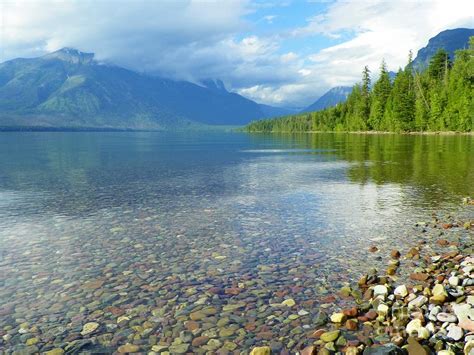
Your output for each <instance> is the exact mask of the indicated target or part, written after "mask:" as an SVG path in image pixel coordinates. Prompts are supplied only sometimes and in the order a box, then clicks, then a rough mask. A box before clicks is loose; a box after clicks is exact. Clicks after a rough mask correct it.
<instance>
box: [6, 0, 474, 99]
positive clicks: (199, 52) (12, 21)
mask: <svg viewBox="0 0 474 355" xmlns="http://www.w3.org/2000/svg"><path fill="white" fill-rule="evenodd" d="M283 5H284V7H283ZM473 6H474V5H473V2H472V1H469V0H453V1H450V2H446V1H442V0H436V1H430V2H429V3H428V2H426V1H421V0H420V1H378V0H374V1H334V2H324V3H312V2H307V3H302V2H296V1H294V2H293V3H291V2H289V3H284V4H283V3H280V2H270V1H265V0H258V1H257V0H254V1H251V0H245V1H236V0H224V1H191V0H186V1H184V0H183V1H181V0H177V1H140V0H138V1H125V0H120V1H113V2H112V1H106V0H100V1H92V0H70V1H64V0H43V1H27V0H19V1H8V0H7V1H3V2H2V3H1V4H0V12H1V13H2V16H0V21H2V23H1V29H0V31H1V33H0V38H1V42H2V46H1V48H0V60H1V61H4V60H7V59H12V58H15V57H33V56H38V55H42V54H44V53H46V52H50V51H53V50H56V49H59V48H62V47H74V48H79V49H81V50H83V51H88V52H89V51H90V52H95V53H96V55H97V59H98V60H102V61H106V62H111V63H116V64H117V65H121V66H125V67H127V68H131V69H134V70H138V71H146V72H152V73H156V74H158V75H160V76H165V77H169V78H174V79H182V80H190V81H194V82H199V81H200V80H202V79H205V78H216V79H217V78H218V79H222V80H223V81H224V82H225V84H226V86H227V87H228V88H229V89H231V90H234V91H237V92H239V93H241V94H244V95H247V96H249V97H250V98H252V99H255V100H257V101H261V102H264V103H271V104H280V105H305V104H307V103H309V102H311V101H314V99H315V98H316V97H317V96H318V95H320V94H322V93H323V92H325V91H326V90H327V89H328V88H329V87H332V86H336V85H350V84H352V83H353V82H354V81H356V80H358V79H359V76H360V75H359V73H360V71H361V68H362V66H363V65H365V64H368V65H369V66H370V67H371V69H372V70H374V71H375V70H376V67H377V66H378V63H379V62H380V59H381V58H382V57H385V59H386V61H387V63H388V65H389V67H390V68H396V67H398V66H400V65H403V63H404V62H405V61H406V56H407V53H408V50H409V49H413V50H415V51H416V50H417V49H418V48H420V47H422V46H423V45H425V44H426V41H427V40H428V38H430V37H431V36H433V35H435V34H436V33H438V32H439V31H441V30H443V29H446V28H450V27H451V28H452V27H463V26H464V27H473V26H474V24H473V19H472V13H474V7H473ZM299 7H303V10H302V13H303V14H304V16H302V15H301V16H300V14H299V13H298V14H296V13H295V14H293V12H296V9H297V8H299Z"/></svg>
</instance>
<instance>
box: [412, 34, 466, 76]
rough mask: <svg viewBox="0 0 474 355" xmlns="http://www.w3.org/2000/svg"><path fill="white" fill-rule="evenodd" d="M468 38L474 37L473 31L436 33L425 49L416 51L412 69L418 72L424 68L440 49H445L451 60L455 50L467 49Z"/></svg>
mask: <svg viewBox="0 0 474 355" xmlns="http://www.w3.org/2000/svg"><path fill="white" fill-rule="evenodd" d="M470 36H474V29H470V28H456V29H452V30H446V31H442V32H440V33H438V34H437V35H436V36H434V37H432V38H430V40H429V41H428V44H427V45H426V47H423V48H421V49H420V50H419V51H418V53H417V55H416V58H415V59H414V60H413V65H414V67H415V68H417V69H419V70H421V69H423V68H426V67H427V66H428V64H429V62H430V59H431V57H432V56H433V55H434V54H435V53H436V52H437V51H438V49H440V48H443V49H445V50H446V51H447V52H448V53H449V56H450V58H451V60H453V59H454V53H455V52H456V50H458V49H463V48H468V46H469V37H470Z"/></svg>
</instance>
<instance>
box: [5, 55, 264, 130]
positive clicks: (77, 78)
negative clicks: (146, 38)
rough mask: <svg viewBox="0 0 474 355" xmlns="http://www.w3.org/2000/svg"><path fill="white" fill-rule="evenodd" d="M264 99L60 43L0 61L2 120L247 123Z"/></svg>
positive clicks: (129, 125)
mask: <svg viewBox="0 0 474 355" xmlns="http://www.w3.org/2000/svg"><path fill="white" fill-rule="evenodd" d="M263 117H269V111H268V109H267V108H266V106H262V105H259V104H257V103H256V102H254V101H252V100H249V99H247V98H245V97H243V96H240V95H238V94H235V93H231V92H228V91H227V90H226V89H225V86H224V84H223V83H222V82H221V81H212V83H211V81H207V82H206V83H205V85H204V86H200V85H196V84H193V83H190V82H185V81H173V80H169V79H163V78H158V77H153V76H149V75H144V74H140V73H137V72H134V71H131V70H128V69H124V68H121V67H117V66H111V65H104V64H100V63H98V62H97V61H95V59H94V54H93V53H83V52H80V51H78V50H76V49H72V48H63V49H61V50H59V51H56V52H53V53H50V54H47V55H45V56H42V57H39V58H31V59H24V58H19V59H14V60H10V61H7V62H4V63H1V64H0V127H3V128H5V127H13V126H19V127H61V128H118V129H169V128H190V127H203V126H206V125H244V124H246V123H248V122H250V120H252V119H257V118H263Z"/></svg>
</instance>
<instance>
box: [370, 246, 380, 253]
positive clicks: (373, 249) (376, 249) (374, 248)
mask: <svg viewBox="0 0 474 355" xmlns="http://www.w3.org/2000/svg"><path fill="white" fill-rule="evenodd" d="M378 250H379V248H377V247H376V246H375V245H372V246H371V247H370V248H369V251H370V252H371V253H375V252H376V251H378Z"/></svg>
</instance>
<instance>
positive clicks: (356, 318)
mask: <svg viewBox="0 0 474 355" xmlns="http://www.w3.org/2000/svg"><path fill="white" fill-rule="evenodd" d="M464 203H465V204H470V205H471V204H472V200H470V199H465V201H464ZM420 226H421V227H423V228H424V230H425V228H435V229H438V230H439V233H438V236H439V238H437V239H436V240H432V242H433V243H434V244H435V245H429V243H428V242H427V240H425V239H421V240H420V243H419V244H418V245H416V246H413V248H411V249H410V250H409V251H408V252H407V253H406V254H405V255H401V253H400V251H398V250H391V251H385V253H387V254H389V258H388V265H387V269H386V270H385V272H378V271H377V270H376V269H372V270H370V271H369V272H368V273H367V274H366V275H363V276H362V277H361V278H360V280H358V282H357V285H352V286H346V287H343V288H342V289H341V290H340V294H339V296H340V299H341V301H342V302H343V301H344V300H346V301H348V302H346V304H347V305H348V307H347V308H343V309H339V310H338V311H336V312H334V313H325V312H321V317H320V318H321V322H320V323H319V324H317V325H316V329H315V330H314V331H312V332H311V333H310V334H308V340H309V342H310V343H311V344H310V345H307V346H306V347H304V348H303V349H302V350H301V351H300V352H299V353H300V354H301V355H311V354H328V355H329V354H334V353H345V354H354V355H355V354H369V355H370V354H372V355H374V354H376V355H383V354H387V355H388V354H409V355H428V354H440V355H454V354H466V355H467V354H470V355H473V354H474V241H473V238H472V237H473V233H472V232H473V228H474V220H470V219H469V220H464V221H455V220H454V218H450V220H449V221H447V222H446V221H445V222H441V221H440V220H438V219H437V218H436V217H434V219H433V221H432V222H431V223H420ZM456 230H458V231H462V233H464V234H465V233H467V235H465V236H464V237H463V238H461V237H460V236H459V234H461V233H456ZM446 231H452V232H454V233H449V235H450V237H446V233H445V232H446ZM428 249H429V250H428ZM433 249H435V250H436V251H434V252H433ZM378 252H382V251H380V250H379V249H378V247H377V246H376V245H374V246H372V247H371V248H370V249H369V253H378ZM401 261H403V263H404V264H405V265H404V267H403V270H402V268H401V267H400V265H401ZM400 274H404V275H405V276H404V277H399V275H400ZM351 305H352V306H351ZM272 353H275V352H274V351H272V349H271V347H270V346H261V347H256V348H254V349H253V350H252V352H251V355H268V354H272Z"/></svg>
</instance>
